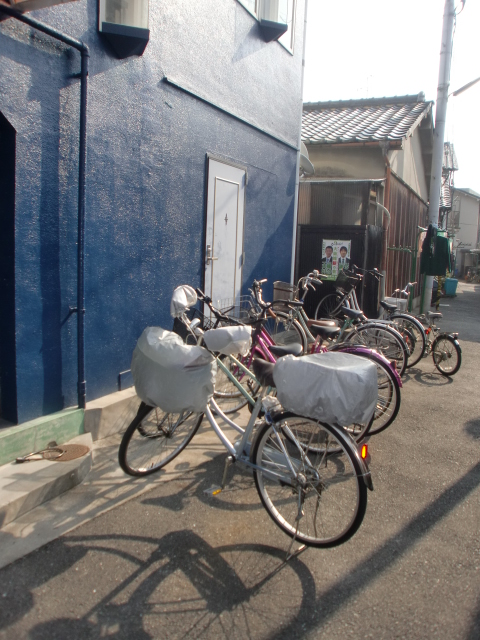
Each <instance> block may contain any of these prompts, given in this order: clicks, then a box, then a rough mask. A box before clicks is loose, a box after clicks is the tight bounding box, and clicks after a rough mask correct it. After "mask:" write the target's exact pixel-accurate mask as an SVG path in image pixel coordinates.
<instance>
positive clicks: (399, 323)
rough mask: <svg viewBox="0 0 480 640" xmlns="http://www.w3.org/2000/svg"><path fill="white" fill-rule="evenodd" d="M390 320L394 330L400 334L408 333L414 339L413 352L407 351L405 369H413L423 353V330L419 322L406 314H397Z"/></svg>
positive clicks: (424, 338)
mask: <svg viewBox="0 0 480 640" xmlns="http://www.w3.org/2000/svg"><path fill="white" fill-rule="evenodd" d="M391 320H393V322H394V325H395V328H396V329H397V330H398V331H399V332H400V334H402V333H403V331H404V330H406V331H409V332H410V333H411V334H412V335H413V337H414V339H415V343H414V345H413V346H414V348H413V350H409V354H408V363H407V367H413V366H415V365H416V364H417V363H418V362H420V360H421V359H422V356H423V354H424V351H425V341H426V335H425V329H424V328H423V326H422V323H421V322H419V321H418V320H417V319H416V318H413V317H412V316H409V315H408V314H400V313H399V314H398V315H393V316H391Z"/></svg>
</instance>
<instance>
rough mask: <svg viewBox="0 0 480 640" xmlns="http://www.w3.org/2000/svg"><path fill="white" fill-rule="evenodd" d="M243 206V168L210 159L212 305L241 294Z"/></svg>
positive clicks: (208, 288)
mask: <svg viewBox="0 0 480 640" xmlns="http://www.w3.org/2000/svg"><path fill="white" fill-rule="evenodd" d="M244 209H245V170H244V169H240V168H238V167H233V166H231V165H228V164H225V163H223V162H218V161H216V160H212V159H209V160H208V191H207V232H206V247H205V293H206V294H207V295H209V296H210V297H211V298H212V300H213V304H214V305H215V306H217V305H218V304H219V302H223V301H233V302H232V303H230V302H226V304H234V303H235V302H234V301H235V300H238V298H239V296H240V290H241V286H242V266H243V215H244Z"/></svg>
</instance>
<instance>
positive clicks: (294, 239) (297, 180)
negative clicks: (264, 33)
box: [290, 0, 308, 284]
mask: <svg viewBox="0 0 480 640" xmlns="http://www.w3.org/2000/svg"><path fill="white" fill-rule="evenodd" d="M307 8H308V0H305V15H304V22H303V53H302V78H301V81H300V94H301V98H300V131H299V133H298V150H297V165H296V166H297V168H296V171H297V174H296V176H295V196H294V201H293V234H292V261H291V265H290V284H294V280H295V262H296V257H297V256H296V254H297V219H298V192H299V188H300V147H301V142H302V120H303V77H304V75H305V44H306V40H307Z"/></svg>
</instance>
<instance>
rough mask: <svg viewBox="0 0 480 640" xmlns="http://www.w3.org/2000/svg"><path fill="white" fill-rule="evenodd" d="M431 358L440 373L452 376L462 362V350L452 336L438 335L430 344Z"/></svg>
mask: <svg viewBox="0 0 480 640" xmlns="http://www.w3.org/2000/svg"><path fill="white" fill-rule="evenodd" d="M432 358H433V362H434V364H435V366H436V367H437V369H438V370H439V371H440V373H441V374H442V375H444V376H453V375H454V374H455V373H457V371H458V370H459V369H460V365H461V364H462V350H461V349H460V346H459V344H458V342H457V341H456V340H455V339H454V338H452V336H448V335H440V336H438V337H437V338H436V339H435V341H434V343H433V345H432Z"/></svg>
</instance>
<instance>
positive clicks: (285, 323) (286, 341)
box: [263, 311, 308, 353]
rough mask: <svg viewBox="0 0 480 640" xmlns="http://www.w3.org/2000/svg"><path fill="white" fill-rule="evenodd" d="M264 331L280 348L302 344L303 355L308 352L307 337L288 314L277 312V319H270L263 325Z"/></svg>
mask: <svg viewBox="0 0 480 640" xmlns="http://www.w3.org/2000/svg"><path fill="white" fill-rule="evenodd" d="M263 329H264V330H265V331H267V333H268V334H269V335H270V337H271V338H272V340H273V342H274V343H275V344H276V345H279V346H287V345H291V344H300V345H301V346H302V349H303V353H306V352H307V345H308V341H307V336H306V335H305V332H304V330H303V329H302V327H301V325H300V323H299V322H298V321H297V320H293V319H292V318H291V317H290V316H289V314H288V313H284V312H283V311H275V317H274V318H273V317H268V318H267V320H266V321H265V323H264V324H263Z"/></svg>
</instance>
